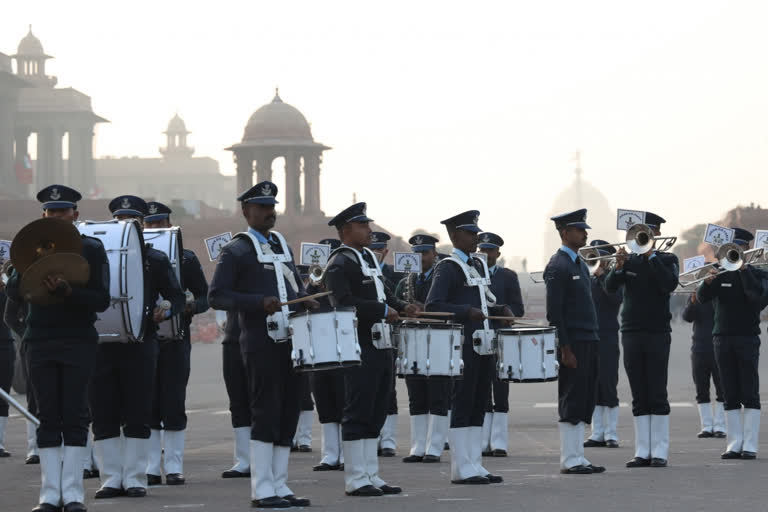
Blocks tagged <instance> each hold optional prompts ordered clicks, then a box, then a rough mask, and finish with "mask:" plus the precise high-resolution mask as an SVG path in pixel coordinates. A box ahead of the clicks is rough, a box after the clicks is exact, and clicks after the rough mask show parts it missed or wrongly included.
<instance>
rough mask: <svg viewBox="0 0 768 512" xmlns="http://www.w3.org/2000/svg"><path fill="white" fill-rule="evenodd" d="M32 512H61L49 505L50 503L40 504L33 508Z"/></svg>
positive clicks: (58, 508)
mask: <svg viewBox="0 0 768 512" xmlns="http://www.w3.org/2000/svg"><path fill="white" fill-rule="evenodd" d="M32 512H61V507H57V506H55V505H51V504H50V503H41V504H39V505H38V506H36V507H35V508H33V509H32Z"/></svg>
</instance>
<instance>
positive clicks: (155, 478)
mask: <svg viewBox="0 0 768 512" xmlns="http://www.w3.org/2000/svg"><path fill="white" fill-rule="evenodd" d="M147 485H163V477H161V476H160V475H149V474H148V475H147Z"/></svg>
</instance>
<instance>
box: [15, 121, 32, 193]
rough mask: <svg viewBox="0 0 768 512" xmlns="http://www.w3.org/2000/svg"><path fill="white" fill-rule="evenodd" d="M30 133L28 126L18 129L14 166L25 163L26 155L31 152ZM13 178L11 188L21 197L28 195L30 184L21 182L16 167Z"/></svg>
mask: <svg viewBox="0 0 768 512" xmlns="http://www.w3.org/2000/svg"><path fill="white" fill-rule="evenodd" d="M29 133H30V131H29V130H28V129H27V128H17V129H16V155H15V158H14V167H15V165H23V164H24V157H25V156H27V155H28V154H29ZM12 178H13V186H12V188H11V190H14V191H16V193H17V194H18V195H19V196H20V197H26V196H27V194H26V192H27V189H28V188H29V185H26V184H21V183H19V181H18V178H17V176H16V172H15V168H14V170H13V175H12Z"/></svg>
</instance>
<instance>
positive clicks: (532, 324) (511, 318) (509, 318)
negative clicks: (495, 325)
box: [487, 316, 546, 327]
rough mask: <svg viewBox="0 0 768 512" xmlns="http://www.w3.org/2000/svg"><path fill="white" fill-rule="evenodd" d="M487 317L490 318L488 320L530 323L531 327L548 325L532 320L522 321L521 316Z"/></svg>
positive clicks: (521, 323)
mask: <svg viewBox="0 0 768 512" xmlns="http://www.w3.org/2000/svg"><path fill="white" fill-rule="evenodd" d="M487 318H488V320H506V321H509V320H511V321H512V323H514V324H516V325H528V326H531V327H546V326H545V325H541V324H537V323H536V324H535V323H531V322H520V318H519V317H516V316H489V317H487Z"/></svg>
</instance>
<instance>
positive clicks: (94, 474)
mask: <svg viewBox="0 0 768 512" xmlns="http://www.w3.org/2000/svg"><path fill="white" fill-rule="evenodd" d="M91 476H92V477H93V478H100V477H101V472H99V470H98V469H92V470H91Z"/></svg>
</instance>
